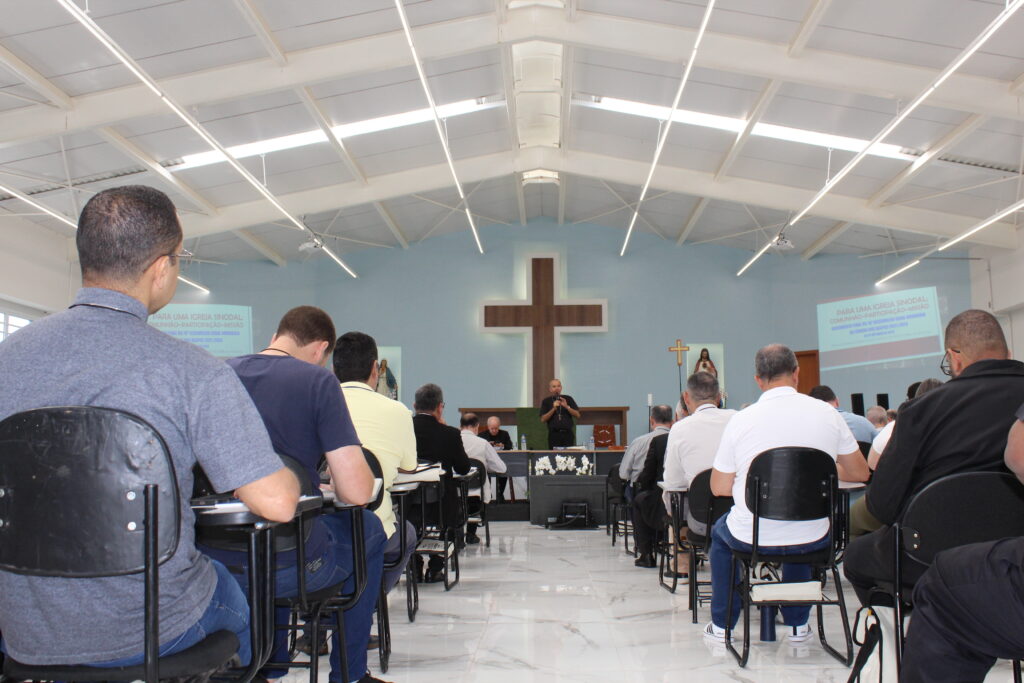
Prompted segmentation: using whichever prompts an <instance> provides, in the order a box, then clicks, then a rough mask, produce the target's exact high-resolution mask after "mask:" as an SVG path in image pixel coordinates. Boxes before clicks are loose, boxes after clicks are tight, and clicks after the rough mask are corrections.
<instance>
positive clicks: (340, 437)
mask: <svg viewBox="0 0 1024 683" xmlns="http://www.w3.org/2000/svg"><path fill="white" fill-rule="evenodd" d="M228 365H229V366H230V367H231V368H232V369H233V370H234V371H235V373H236V374H237V375H238V378H239V379H240V380H242V385H243V386H245V389H246V391H248V392H249V396H251V397H252V401H253V403H255V404H256V409H257V410H258V411H259V414H260V417H262V418H263V424H264V425H265V426H266V428H267V433H269V434H270V441H271V443H272V444H273V445H274V450H275V451H276V452H277V453H280V454H281V455H287V456H290V457H292V458H294V459H296V460H298V461H299V463H301V464H302V466H303V467H304V468H305V470H306V473H307V474H308V476H309V482H310V484H311V485H312V486H313V489H314V490H319V488H320V474H319V471H318V470H319V467H320V461H321V460H322V459H323V457H324V454H325V453H327V452H328V451H333V450H335V449H338V448H342V447H343V446H359V445H360V443H359V437H358V436H356V430H355V427H353V426H352V420H351V418H350V417H349V414H348V408H347V407H346V406H345V397H344V396H343V395H342V393H341V385H340V384H339V383H338V380H337V378H336V377H335V376H334V373H332V372H331V371H330V370H327V369H325V368H322V367H320V366H318V365H313V364H312V363H307V362H305V361H301V360H298V359H297V358H292V357H291V356H275V355H270V354H259V353H257V354H252V355H249V356H239V357H238V358H232V359H231V360H229V361H228ZM325 543H326V533H325V531H324V527H323V522H322V521H321V520H319V519H317V520H315V521H314V524H313V528H312V530H311V531H310V536H309V539H308V540H307V542H306V556H307V557H310V558H313V557H316V556H317V555H319V554H320V553H321V552H323V549H324V545H325Z"/></svg>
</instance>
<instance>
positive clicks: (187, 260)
mask: <svg viewBox="0 0 1024 683" xmlns="http://www.w3.org/2000/svg"><path fill="white" fill-rule="evenodd" d="M194 256H195V254H193V253H192V252H191V251H189V250H188V249H182V250H181V252H180V253H174V252H171V253H170V254H167V257H168V258H170V259H172V261H173V259H180V260H181V264H182V265H184V266H188V265H191V264H192V259H193V257H194Z"/></svg>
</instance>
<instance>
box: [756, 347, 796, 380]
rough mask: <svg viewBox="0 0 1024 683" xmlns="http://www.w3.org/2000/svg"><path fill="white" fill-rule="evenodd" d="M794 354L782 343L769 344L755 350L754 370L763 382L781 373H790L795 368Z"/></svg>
mask: <svg viewBox="0 0 1024 683" xmlns="http://www.w3.org/2000/svg"><path fill="white" fill-rule="evenodd" d="M797 367H798V366H797V362H796V354H795V353H793V352H792V351H791V350H790V348H789V347H788V346H784V345H783V344H769V345H768V346H764V347H762V348H760V349H758V350H757V354H756V355H755V356H754V370H755V372H756V374H757V376H758V378H759V379H761V381H763V382H770V381H771V380H773V379H775V378H776V377H781V376H782V375H792V374H793V373H794V372H796V369H797Z"/></svg>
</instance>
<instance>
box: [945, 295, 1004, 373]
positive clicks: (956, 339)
mask: <svg viewBox="0 0 1024 683" xmlns="http://www.w3.org/2000/svg"><path fill="white" fill-rule="evenodd" d="M945 345H946V348H947V349H956V350H957V351H960V352H962V353H963V354H964V355H965V356H966V357H967V358H969V359H971V360H972V361H973V360H980V359H982V358H1000V359H1002V358H1007V357H1009V355H1010V350H1009V349H1008V348H1007V346H1006V336H1005V335H1004V334H1003V327H1002V325H1000V324H999V321H998V320H996V317H995V316H994V315H992V314H991V313H989V312H988V311H981V310H978V309H976V308H972V309H969V310H966V311H964V312H963V313H960V314H959V315H957V316H955V317H954V318H953V319H952V320H950V321H949V324H948V325H946V341H945Z"/></svg>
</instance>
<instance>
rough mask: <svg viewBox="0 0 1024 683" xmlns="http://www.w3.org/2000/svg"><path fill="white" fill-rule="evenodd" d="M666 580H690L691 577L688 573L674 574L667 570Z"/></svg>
mask: <svg viewBox="0 0 1024 683" xmlns="http://www.w3.org/2000/svg"><path fill="white" fill-rule="evenodd" d="M665 578H666V579H688V578H690V575H689V574H688V573H686V572H674V571H672V570H671V569H666V570H665Z"/></svg>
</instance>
